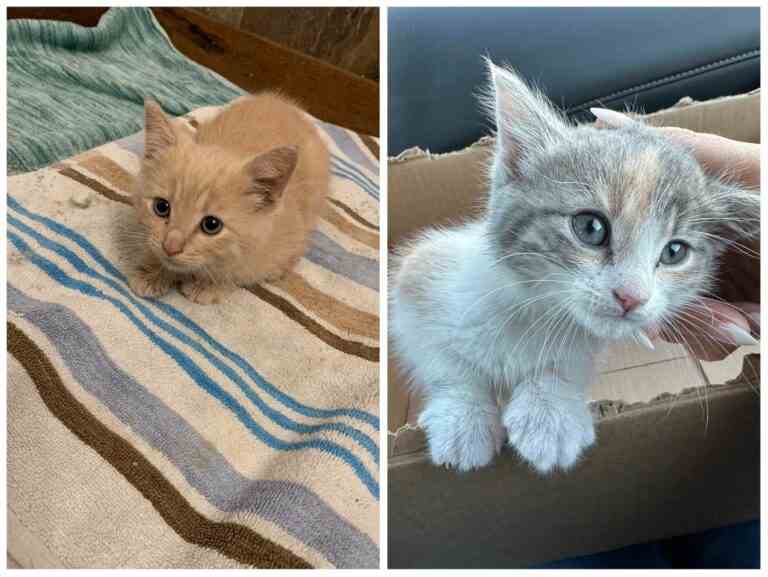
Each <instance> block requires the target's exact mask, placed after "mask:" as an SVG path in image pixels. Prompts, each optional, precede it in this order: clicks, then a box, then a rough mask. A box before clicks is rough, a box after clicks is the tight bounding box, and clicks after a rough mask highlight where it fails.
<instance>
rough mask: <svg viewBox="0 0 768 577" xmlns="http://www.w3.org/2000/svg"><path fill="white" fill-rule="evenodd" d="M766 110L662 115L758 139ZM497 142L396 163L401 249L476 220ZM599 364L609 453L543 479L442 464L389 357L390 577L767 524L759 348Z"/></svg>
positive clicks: (633, 353) (407, 155)
mask: <svg viewBox="0 0 768 577" xmlns="http://www.w3.org/2000/svg"><path fill="white" fill-rule="evenodd" d="M759 107H760V96H759V93H758V92H753V93H750V94H745V95H740V96H733V97H728V98H722V99H718V100H713V101H708V102H701V103H694V102H691V101H690V99H684V100H683V101H681V102H680V103H679V104H678V105H677V106H676V107H674V108H671V109H669V110H665V111H661V112H658V113H656V114H653V115H650V119H651V122H652V123H654V124H658V125H674V126H682V127H686V128H690V129H692V130H696V131H703V132H713V133H718V134H721V135H723V136H727V137H729V138H733V139H737V140H742V141H748V142H759V135H760V122H759V113H760V108H759ZM491 145H492V141H491V140H490V139H483V140H481V141H480V142H478V143H476V144H475V145H472V146H470V147H469V148H467V149H465V150H462V151H460V152H456V153H450V154H444V155H439V156H435V155H430V154H429V153H427V152H423V151H420V150H417V149H413V150H408V151H405V152H404V153H402V154H401V155H400V156H398V157H397V158H394V159H391V160H390V163H389V211H388V214H389V239H390V247H394V246H396V245H397V243H398V242H399V241H400V240H402V239H403V238H404V237H407V236H409V235H410V234H412V233H414V232H416V231H417V230H419V229H421V228H423V227H425V226H428V225H433V224H448V223H451V222H456V221H460V220H461V219H464V218H467V217H468V216H471V215H473V214H476V213H477V211H478V210H479V209H480V207H482V205H483V190H484V183H483V173H482V168H481V164H482V161H483V160H484V159H485V158H486V157H487V155H488V154H489V152H490V150H491ZM755 266H759V264H758V263H756V264H755ZM598 367H599V373H600V376H599V379H598V382H596V383H594V385H593V387H592V389H591V398H592V399H593V401H592V404H591V408H592V411H593V414H594V415H595V419H596V423H597V436H598V442H597V444H596V446H595V447H593V448H592V449H590V450H589V452H588V453H587V455H586V456H585V458H584V459H583V460H582V461H581V462H580V463H579V464H578V465H577V466H576V467H575V468H574V469H573V470H572V471H570V472H568V473H558V474H555V475H554V476H552V477H549V478H542V477H539V476H537V475H535V474H534V473H533V472H532V471H531V470H530V469H529V468H528V467H527V466H525V465H524V464H522V463H521V462H520V460H519V459H518V457H517V456H516V455H515V453H514V451H513V450H511V449H509V448H506V449H505V450H504V451H503V453H502V455H501V456H499V457H498V458H497V460H496V461H495V462H494V464H493V465H492V466H491V467H489V468H485V469H483V470H480V471H476V472H473V473H468V474H459V473H456V472H453V471H449V470H446V469H443V468H438V467H435V466H433V465H432V464H431V463H430V462H429V461H428V458H427V456H426V453H425V447H426V440H425V437H424V435H423V433H422V431H421V430H419V428H418V427H417V426H416V425H415V422H416V418H417V416H418V411H419V399H418V398H415V397H414V396H413V395H409V394H408V392H407V389H406V386H405V383H404V381H403V378H402V375H401V374H400V373H399V371H398V368H397V364H396V362H394V361H393V359H391V358H390V360H389V435H388V440H389V443H388V452H389V498H388V503H389V522H388V528H389V547H388V550H389V567H391V568H404V567H419V568H422V567H424V568H426V567H432V568H439V567H441V568H448V567H478V568H479V567H483V568H494V567H496V568H500V567H526V566H531V565H537V564H542V563H546V562H549V561H555V560H558V559H562V558H566V557H572V556H579V555H587V554H592V553H597V552H600V551H607V550H611V549H616V548H619V547H623V546H627V545H631V544H635V543H641V542H647V541H651V540H656V539H661V538H667V537H672V536H677V535H684V534H689V533H694V532H699V531H704V530H707V529H711V528H715V527H722V526H726V525H730V524H733V523H738V522H742V521H747V520H751V519H756V518H758V517H759V511H760V509H759V504H760V485H759V483H760V402H759V395H758V391H757V388H758V387H759V347H747V348H742V349H740V350H738V351H736V352H735V353H734V354H732V355H730V356H729V357H728V358H727V359H725V360H724V361H722V362H717V363H704V362H699V361H696V360H694V359H692V358H690V357H689V356H688V355H687V353H686V351H685V349H684V348H683V347H682V346H679V345H672V344H665V343H658V345H657V348H656V351H649V350H646V349H643V348H639V347H637V346H634V345H630V344H617V345H614V346H612V347H610V348H609V349H608V350H607V351H606V353H605V354H604V355H603V356H601V358H600V359H599V365H598Z"/></svg>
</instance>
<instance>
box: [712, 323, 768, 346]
mask: <svg viewBox="0 0 768 577" xmlns="http://www.w3.org/2000/svg"><path fill="white" fill-rule="evenodd" d="M718 330H719V331H720V332H721V333H723V334H724V335H728V338H729V339H730V341H731V342H732V343H733V344H734V345H757V344H759V342H758V341H757V340H755V338H754V337H753V336H752V335H750V334H749V333H748V332H747V331H745V330H744V329H742V328H741V327H740V326H739V325H736V324H733V323H727V324H722V325H720V326H719V327H718Z"/></svg>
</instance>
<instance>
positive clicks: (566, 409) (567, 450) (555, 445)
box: [502, 372, 595, 474]
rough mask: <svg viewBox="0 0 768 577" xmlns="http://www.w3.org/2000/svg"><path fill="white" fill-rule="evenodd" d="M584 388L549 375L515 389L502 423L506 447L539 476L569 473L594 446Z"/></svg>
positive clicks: (592, 430)
mask: <svg viewBox="0 0 768 577" xmlns="http://www.w3.org/2000/svg"><path fill="white" fill-rule="evenodd" d="M585 388H586V387H585V386H583V385H580V384H575V383H572V382H568V381H566V380H564V379H563V378H561V377H560V376H559V375H556V374H554V373H551V372H545V373H544V374H543V375H541V376H538V377H536V378H529V379H527V380H525V381H523V382H521V383H519V384H518V385H516V386H515V389H514V390H513V392H512V396H511V398H510V401H509V403H508V404H507V406H506V408H505V409H504V414H503V417H502V420H503V422H504V426H505V427H506V429H507V434H508V437H509V443H510V444H511V445H512V446H513V447H515V449H517V452H518V453H519V454H520V456H521V457H523V459H525V460H526V461H528V462H529V463H530V464H531V465H533V466H534V468H535V469H536V470H537V471H539V472H540V473H542V474H547V473H550V472H551V471H552V470H553V469H555V468H559V469H563V470H565V469H569V468H570V467H572V466H573V465H574V463H575V462H576V461H577V460H578V458H579V457H580V456H581V455H582V453H583V452H584V450H585V449H586V448H588V447H589V446H590V445H592V444H593V443H594V442H595V426H594V423H593V421H592V415H591V414H590V412H589V408H588V407H587V402H586V398H585Z"/></svg>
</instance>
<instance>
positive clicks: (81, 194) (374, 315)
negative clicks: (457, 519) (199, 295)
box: [8, 108, 379, 568]
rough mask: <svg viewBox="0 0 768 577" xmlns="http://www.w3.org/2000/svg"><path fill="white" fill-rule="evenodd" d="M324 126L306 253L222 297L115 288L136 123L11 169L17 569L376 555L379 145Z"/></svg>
mask: <svg viewBox="0 0 768 577" xmlns="http://www.w3.org/2000/svg"><path fill="white" fill-rule="evenodd" d="M216 110H217V109H212V108H207V109H202V110H198V111H195V112H193V113H192V114H191V117H190V119H189V122H190V124H193V125H194V122H195V121H199V120H201V119H202V118H205V117H206V115H210V114H215V113H216ZM179 121H182V120H179ZM317 124H318V126H319V128H320V132H321V134H322V135H323V137H324V138H325V140H326V141H327V142H328V145H329V147H330V149H331V152H332V183H331V193H330V198H329V201H328V204H327V210H326V212H325V214H324V216H323V218H322V219H321V221H320V224H319V226H318V228H317V229H316V231H315V232H314V234H313V237H312V242H311V246H310V248H309V250H308V252H307V254H306V256H305V257H304V258H303V259H302V261H301V262H300V264H299V265H298V267H297V268H296V269H295V270H294V271H293V272H292V273H290V274H289V275H288V276H287V278H285V279H283V280H281V281H279V282H276V283H273V284H263V285H260V286H255V287H252V288H250V289H248V290H245V289H242V290H239V291H236V292H235V293H234V294H233V295H232V296H231V297H230V298H228V299H227V300H226V302H224V303H222V304H220V305H212V306H207V307H204V306H199V305H196V304H193V303H190V302H189V301H187V300H186V299H184V298H183V297H182V296H181V295H180V294H178V293H177V292H173V293H171V294H170V295H168V296H166V297H163V298H162V299H160V300H145V299H139V298H137V297H135V296H134V295H133V293H131V292H130V289H129V288H128V285H127V284H126V276H125V275H126V270H128V267H129V264H128V263H129V259H130V256H127V255H125V254H123V253H122V252H121V248H122V246H121V244H120V242H119V234H118V233H117V232H116V231H119V230H122V229H123V228H124V226H125V223H129V222H131V221H132V219H133V218H134V216H133V209H132V208H131V207H130V206H129V204H128V198H127V195H128V192H127V191H128V188H129V186H130V182H131V179H132V177H133V175H134V174H135V173H136V172H137V170H138V168H139V159H140V157H141V154H142V143H143V135H142V134H137V135H134V136H130V137H127V138H125V139H123V140H118V141H115V142H112V143H109V144H106V145H103V146H101V147H98V148H96V149H93V150H90V151H87V152H85V153H82V154H80V155H78V156H75V157H73V158H70V159H68V160H66V161H63V162H61V163H59V164H56V165H53V166H51V167H49V168H46V169H42V170H39V171H36V172H32V173H27V174H23V175H17V176H12V177H10V178H9V179H8V254H9V258H8V277H9V280H8V309H9V312H8V349H9V351H10V355H9V361H8V362H9V365H8V372H9V385H8V419H9V424H8V503H9V511H8V521H9V525H8V536H9V541H8V551H9V554H10V555H11V556H12V557H13V558H14V559H15V560H16V561H18V562H19V563H20V564H21V565H22V566H26V567H102V568H106V567H133V568H136V567H150V568H152V567H153V568H166V567H206V568H216V567H222V568H225V567H308V566H311V567H355V568H361V567H365V568H370V567H378V564H379V550H378V500H379V482H378V469H379V417H378V398H379V397H378V361H379V348H378V342H379V341H378V339H379V334H378V327H379V324H378V303H379V293H378V290H379V285H378V282H379V268H378V243H379V238H378V224H377V223H378V158H377V154H378V153H377V152H376V153H374V152H373V151H372V150H369V148H368V146H370V145H371V141H370V140H365V141H364V140H362V139H361V138H360V137H359V136H358V135H356V134H354V133H352V132H349V131H347V130H344V129H341V128H338V127H336V126H331V125H327V124H324V123H322V122H317Z"/></svg>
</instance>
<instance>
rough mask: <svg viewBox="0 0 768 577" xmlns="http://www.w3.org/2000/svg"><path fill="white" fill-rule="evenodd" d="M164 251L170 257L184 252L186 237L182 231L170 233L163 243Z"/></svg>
mask: <svg viewBox="0 0 768 577" xmlns="http://www.w3.org/2000/svg"><path fill="white" fill-rule="evenodd" d="M163 250H164V251H165V254H167V255H168V256H174V255H177V254H179V253H181V252H182V251H183V250H184V235H183V234H182V232H181V231H180V230H171V231H168V234H167V235H165V240H164V241H163Z"/></svg>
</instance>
